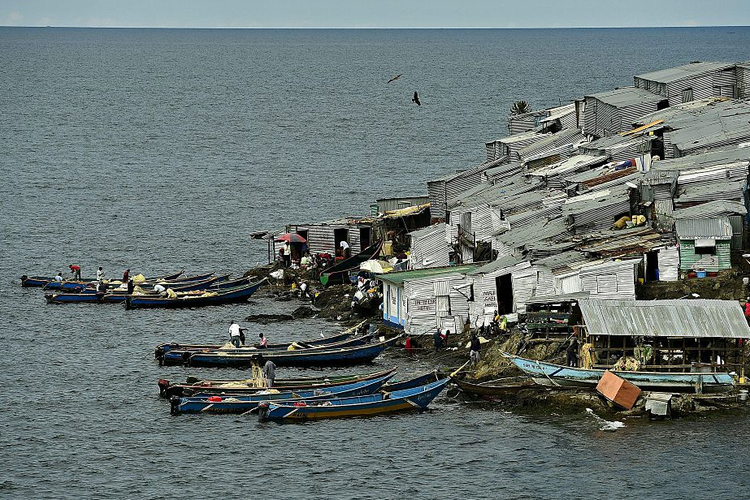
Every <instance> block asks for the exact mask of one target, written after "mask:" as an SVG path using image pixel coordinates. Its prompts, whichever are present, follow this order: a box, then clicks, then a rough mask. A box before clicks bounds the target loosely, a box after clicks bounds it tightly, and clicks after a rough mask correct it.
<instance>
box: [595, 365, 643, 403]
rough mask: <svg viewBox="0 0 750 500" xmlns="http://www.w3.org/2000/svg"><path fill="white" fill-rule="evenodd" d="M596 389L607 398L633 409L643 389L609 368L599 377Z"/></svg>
mask: <svg viewBox="0 0 750 500" xmlns="http://www.w3.org/2000/svg"><path fill="white" fill-rule="evenodd" d="M596 391H597V392H598V393H599V394H601V395H602V396H604V397H605V398H607V400H609V401H612V402H613V403H614V404H616V405H617V406H620V407H622V408H624V409H626V410H629V409H631V408H632V407H633V405H634V404H635V402H636V401H637V400H638V396H640V395H641V390H640V389H639V388H638V387H637V386H636V385H634V384H632V383H630V382H628V381H627V380H625V379H622V378H620V377H618V376H617V375H615V374H614V373H612V372H611V371H609V370H607V371H606V372H604V375H602V378H601V379H599V383H598V384H596Z"/></svg>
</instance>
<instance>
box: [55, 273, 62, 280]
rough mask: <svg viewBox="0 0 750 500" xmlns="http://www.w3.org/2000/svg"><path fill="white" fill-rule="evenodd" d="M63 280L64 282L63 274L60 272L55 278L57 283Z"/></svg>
mask: <svg viewBox="0 0 750 500" xmlns="http://www.w3.org/2000/svg"><path fill="white" fill-rule="evenodd" d="M62 280H63V277H62V273H61V272H58V273H57V276H55V281H62Z"/></svg>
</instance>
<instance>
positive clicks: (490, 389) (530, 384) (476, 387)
mask: <svg viewBox="0 0 750 500" xmlns="http://www.w3.org/2000/svg"><path fill="white" fill-rule="evenodd" d="M451 382H452V383H454V384H456V385H457V386H458V387H459V389H461V390H462V391H463V392H465V393H468V394H473V395H475V396H481V397H495V396H503V395H507V394H515V393H517V392H518V391H520V390H522V389H535V388H539V389H540V390H542V389H544V388H543V387H542V386H539V385H537V384H536V382H534V381H533V380H531V379H528V378H524V379H520V378H517V377H509V378H501V379H495V380H488V381H486V382H477V383H474V382H469V381H468V380H465V379H460V378H457V377H456V378H454V379H453V380H452V381H451Z"/></svg>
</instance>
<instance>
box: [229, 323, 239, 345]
mask: <svg viewBox="0 0 750 500" xmlns="http://www.w3.org/2000/svg"><path fill="white" fill-rule="evenodd" d="M229 341H230V342H231V343H232V345H233V346H234V347H240V345H242V328H240V325H238V324H237V323H235V322H234V321H232V324H231V325H229Z"/></svg>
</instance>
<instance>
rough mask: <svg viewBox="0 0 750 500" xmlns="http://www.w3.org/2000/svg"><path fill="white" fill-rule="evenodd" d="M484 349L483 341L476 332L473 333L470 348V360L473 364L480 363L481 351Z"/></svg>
mask: <svg viewBox="0 0 750 500" xmlns="http://www.w3.org/2000/svg"><path fill="white" fill-rule="evenodd" d="M481 349H482V343H481V342H480V341H479V337H477V334H476V333H472V334H471V345H470V350H469V361H471V364H472V365H475V364H477V363H479V359H480V355H479V351H480V350H481Z"/></svg>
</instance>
